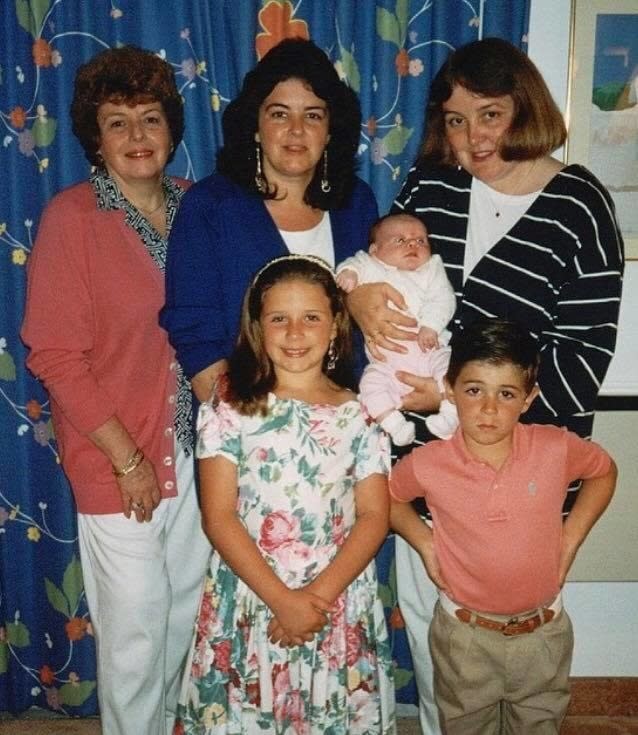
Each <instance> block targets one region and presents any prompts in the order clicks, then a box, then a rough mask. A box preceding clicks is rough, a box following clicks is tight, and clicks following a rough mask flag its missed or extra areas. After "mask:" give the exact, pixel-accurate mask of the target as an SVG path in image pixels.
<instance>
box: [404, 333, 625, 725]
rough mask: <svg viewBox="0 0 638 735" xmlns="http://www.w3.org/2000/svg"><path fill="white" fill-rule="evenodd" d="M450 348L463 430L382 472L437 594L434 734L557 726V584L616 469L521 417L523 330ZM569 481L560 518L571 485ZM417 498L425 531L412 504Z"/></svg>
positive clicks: (565, 644)
mask: <svg viewBox="0 0 638 735" xmlns="http://www.w3.org/2000/svg"><path fill="white" fill-rule="evenodd" d="M451 346H452V355H451V359H450V366H449V370H448V374H447V379H446V388H447V397H448V399H449V400H450V401H452V402H453V403H454V404H455V405H456V408H457V411H458V414H459V421H460V427H459V429H458V430H457V432H456V434H455V435H454V436H453V437H452V439H451V440H449V441H433V442H430V443H428V444H426V445H425V446H423V447H419V448H417V449H415V450H414V451H413V452H412V453H411V454H410V455H408V456H407V457H405V458H404V459H403V460H401V461H400V462H399V463H398V464H397V465H395V467H394V468H393V470H392V473H391V476H390V494H391V495H392V498H393V503H392V512H391V524H392V526H393V528H394V529H395V531H397V533H399V534H401V536H403V537H404V538H405V539H406V541H408V542H409V543H410V544H411V545H412V546H413V547H414V548H415V549H416V550H417V551H418V552H419V553H420V555H421V557H422V558H423V563H424V564H425V567H426V570H427V573H428V575H429V576H430V578H431V579H432V581H433V582H434V583H435V584H436V585H437V587H438V588H439V601H438V603H437V605H436V608H435V612H434V618H433V620H432V625H431V627H430V632H429V644H430V650H431V652H432V659H433V663H434V692H435V699H436V704H437V707H438V709H439V716H440V719H441V725H442V729H443V731H444V732H446V733H447V734H448V735H491V734H492V733H494V734H495V735H496V734H497V733H500V732H507V733H516V734H517V735H526V734H527V733H529V734H531V733H534V735H545V733H548V734H549V733H558V732H559V729H560V723H561V721H562V719H563V717H564V715H565V712H566V710H567V705H568V703H569V683H568V676H569V669H570V665H571V658H572V650H573V632H572V627H571V622H570V620H569V617H568V615H567V613H566V612H565V610H563V609H562V602H561V594H560V590H561V587H562V586H563V583H564V582H565V578H566V576H567V572H568V571H569V568H570V566H571V565H572V562H573V561H574V558H575V556H576V552H577V551H578V548H579V547H580V545H581V544H582V542H583V541H584V540H585V538H586V537H587V534H588V533H589V531H590V530H591V528H592V526H593V525H594V523H595V522H596V521H597V520H598V518H599V517H600V515H601V514H602V513H603V511H604V510H605V508H606V507H607V504H608V503H609V501H610V500H611V497H612V494H613V492H614V487H615V482H616V466H615V464H614V462H613V460H612V459H611V457H610V456H609V455H608V454H607V453H606V452H605V451H604V450H603V449H602V448H601V447H600V446H598V445H597V444H595V443H594V442H589V441H585V440H583V439H581V438H580V437H578V436H577V435H576V434H574V433H572V432H569V431H567V430H565V429H560V428H558V427H555V426H541V425H539V424H530V425H523V424H520V423H519V422H518V419H519V417H520V415H521V414H522V413H524V412H525V411H526V410H527V409H528V408H529V406H530V404H531V403H532V401H533V400H534V398H535V397H536V396H537V394H538V387H537V386H536V376H537V373H538V365H539V355H538V349H537V346H536V343H535V341H534V340H533V339H532V338H531V337H530V336H529V333H528V332H526V331H525V330H524V329H522V328H521V327H520V326H518V325H516V324H514V323H513V322H507V321H503V320H496V319H485V320H481V321H479V322H475V323H474V324H472V325H470V326H469V327H466V328H465V329H464V330H463V331H462V332H459V333H457V334H456V335H455V338H454V339H453V340H452V344H451ZM579 478H582V479H583V483H582V486H581V489H580V491H579V495H578V498H577V500H576V502H575V504H574V507H573V509H572V511H571V512H570V514H569V516H568V518H567V519H566V520H565V522H564V523H563V522H562V517H561V508H562V505H563V501H564V499H565V494H566V491H567V487H568V485H569V483H570V482H572V481H574V480H577V479H579ZM419 496H424V497H425V499H426V502H427V504H428V507H429V508H430V510H431V512H432V521H433V528H430V527H429V526H427V525H426V524H424V523H423V521H422V520H421V519H420V518H419V516H418V515H417V514H416V512H415V511H414V510H413V508H412V506H411V505H410V503H409V501H411V500H413V499H414V498H416V497H419Z"/></svg>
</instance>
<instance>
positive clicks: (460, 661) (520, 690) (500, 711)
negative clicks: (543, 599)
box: [429, 602, 574, 735]
mask: <svg viewBox="0 0 638 735" xmlns="http://www.w3.org/2000/svg"><path fill="white" fill-rule="evenodd" d="M429 643H430V650H431V652H432V661H433V664H434V697H435V701H436V704H437V707H438V708H439V714H440V716H441V722H442V729H443V732H444V733H445V734H446V735H532V734H533V735H557V734H558V732H559V730H560V725H561V722H562V720H563V718H564V716H565V713H566V711H567V706H568V704H569V681H568V677H569V669H570V666H571V660H572V652H573V647H574V634H573V630H572V624H571V621H570V619H569V616H568V615H567V613H566V612H565V611H564V610H562V611H561V612H560V613H559V615H558V616H557V617H556V618H555V619H554V620H552V621H551V622H549V623H547V624H545V625H542V626H540V627H539V628H537V629H536V630H535V631H534V632H533V633H525V634H522V635H517V636H509V637H508V636H504V635H503V634H502V633H498V632H495V631H491V630H485V629H483V628H478V627H476V626H473V625H471V624H468V623H462V622H460V621H459V620H456V618H454V617H452V616H451V615H450V614H449V613H447V612H446V611H445V610H443V609H442V607H441V605H440V603H438V602H437V604H436V607H435V609H434V617H433V619H432V624H431V626H430V634H429Z"/></svg>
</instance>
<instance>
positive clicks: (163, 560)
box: [78, 450, 211, 735]
mask: <svg viewBox="0 0 638 735" xmlns="http://www.w3.org/2000/svg"><path fill="white" fill-rule="evenodd" d="M193 466H194V465H193V458H192V457H188V458H187V457H186V456H185V455H184V454H183V452H182V451H181V450H178V451H177V453H176V468H175V469H176V471H177V487H178V492H179V495H178V497H176V498H168V499H165V500H162V502H161V503H160V504H159V506H158V507H157V508H156V509H155V511H154V512H153V520H152V521H151V522H150V523H138V522H137V521H136V520H135V518H134V517H133V516H131V518H130V519H127V518H126V517H125V516H124V515H122V514H121V513H118V514H109V515H86V514H81V513H80V514H78V530H79V541H80V559H81V563H82V572H83V575H84V588H85V592H86V598H87V603H88V607H89V613H90V615H91V624H92V626H93V631H94V634H95V643H96V649H97V685H98V700H99V704H100V714H101V717H102V731H103V732H104V733H105V735H170V733H172V731H173V724H174V721H175V707H176V705H177V695H178V693H179V682H180V675H181V671H182V667H183V665H184V661H185V658H186V654H187V652H188V647H189V644H190V642H191V639H192V635H193V627H194V621H195V616H196V614H197V608H198V604H199V597H200V593H201V588H202V584H203V581H204V574H205V571H206V568H207V565H208V559H209V556H210V551H211V547H210V543H209V542H208V539H207V538H206V536H205V535H204V533H203V531H202V529H201V516H200V512H199V508H198V505H197V497H196V491H195V481H194V472H193Z"/></svg>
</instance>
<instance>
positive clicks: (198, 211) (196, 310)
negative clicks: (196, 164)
mask: <svg viewBox="0 0 638 735" xmlns="http://www.w3.org/2000/svg"><path fill="white" fill-rule="evenodd" d="M329 215H330V224H331V228H332V239H333V243H334V251H335V262H336V263H340V262H341V261H342V260H344V259H345V258H347V257H349V256H351V255H353V254H354V253H355V252H356V251H357V250H367V247H368V232H369V230H370V227H371V226H372V224H373V223H374V221H375V220H376V218H377V216H378V210H377V204H376V201H375V198H374V194H373V193H372V190H371V189H370V187H369V186H368V185H367V184H366V183H364V182H363V181H361V180H360V179H357V183H356V186H355V189H354V191H353V193H352V196H351V197H350V201H349V202H348V203H347V205H346V206H345V207H344V208H342V209H335V210H332V211H330V212H329ZM287 253H288V249H287V248H286V245H285V243H284V241H283V239H282V238H281V235H280V234H279V231H278V230H277V227H276V226H275V223H274V222H273V220H272V218H271V216H270V214H269V213H268V210H267V209H266V206H265V204H264V201H263V200H262V199H261V198H260V197H258V196H255V195H254V194H250V193H247V192H246V191H244V190H243V189H242V188H241V187H239V186H237V184H235V183H233V182H232V181H230V180H229V179H227V178H226V177H224V176H221V175H220V174H212V175H211V176H208V177H207V178H205V179H202V180H201V181H199V182H198V183H196V184H194V185H193V186H191V188H190V189H189V190H188V191H187V192H186V194H185V195H184V197H183V198H182V203H181V206H180V209H179V212H178V214H177V217H176V219H175V221H174V224H173V229H172V232H171V235H170V240H169V246H168V255H167V261H166V305H165V306H164V308H163V309H162V311H161V312H160V324H161V325H162V326H163V327H164V329H166V331H167V332H168V335H169V339H170V342H171V344H172V345H173V347H174V348H175V351H176V352H177V359H178V360H179V361H180V363H181V365H182V367H183V368H184V372H185V373H186V375H187V376H188V377H189V378H191V377H192V376H193V375H195V374H196V373H198V372H199V371H200V370H203V369H204V368H206V367H208V366H209V365H211V364H212V363H214V362H217V361H218V360H221V359H223V358H226V357H228V355H229V354H230V353H231V352H232V350H233V347H234V345H235V340H236V337H237V333H238V331H239V319H240V313H241V304H242V299H243V297H244V293H245V291H246V289H247V288H248V286H249V284H250V280H251V278H252V276H253V275H254V274H255V273H256V272H257V271H258V270H259V269H260V268H261V267H262V266H263V265H264V264H265V263H266V262H267V261H269V260H271V259H272V258H276V257H277V256H280V255H286V254H287Z"/></svg>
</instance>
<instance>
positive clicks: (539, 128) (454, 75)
mask: <svg viewBox="0 0 638 735" xmlns="http://www.w3.org/2000/svg"><path fill="white" fill-rule="evenodd" d="M457 85H458V86H461V87H463V88H464V89H467V90H468V91H469V92H473V93H475V94H478V95H481V96H485V97H502V96H505V95H510V96H511V97H512V99H513V100H514V118H513V120H512V124H511V125H510V127H509V129H508V130H507V131H506V132H505V134H504V135H503V138H502V140H501V143H500V151H499V152H500V155H501V157H502V159H503V160H504V161H525V160H531V159H534V158H540V157H541V156H545V155H547V154H549V153H551V152H552V151H554V150H556V148H559V147H560V146H561V145H563V143H564V142H565V138H566V136H567V131H566V129H565V122H564V121H563V116H562V115H561V113H560V110H559V109H558V107H557V106H556V103H555V102H554V100H553V98H552V96H551V94H550V92H549V89H547V85H546V84H545V81H544V80H543V77H542V76H541V73H540V72H539V71H538V69H537V68H536V66H535V65H534V63H533V62H532V61H531V60H530V59H529V57H528V56H526V55H525V54H524V53H523V52H522V51H520V50H519V49H517V48H516V46H514V45H512V44H511V43H509V41H505V40H504V39H502V38H484V39H483V40H481V41H472V43H468V44H466V45H465V46H460V47H459V48H458V49H456V51H454V52H453V53H452V54H451V55H450V56H449V57H448V59H447V61H446V62H445V63H444V64H443V66H442V67H441V69H440V70H439V71H438V73H437V74H436V76H435V77H434V79H433V80H432V85H431V86H430V97H429V100H428V106H427V112H426V125H425V130H426V133H425V138H424V142H423V146H422V149H421V159H423V160H425V161H428V162H430V163H435V164H447V165H454V164H455V163H456V161H455V160H454V154H453V153H452V151H451V149H450V145H449V143H448V141H447V137H446V135H445V114H444V112H443V103H444V102H447V100H449V99H450V97H451V96H452V93H453V91H454V87H455V86H457Z"/></svg>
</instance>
